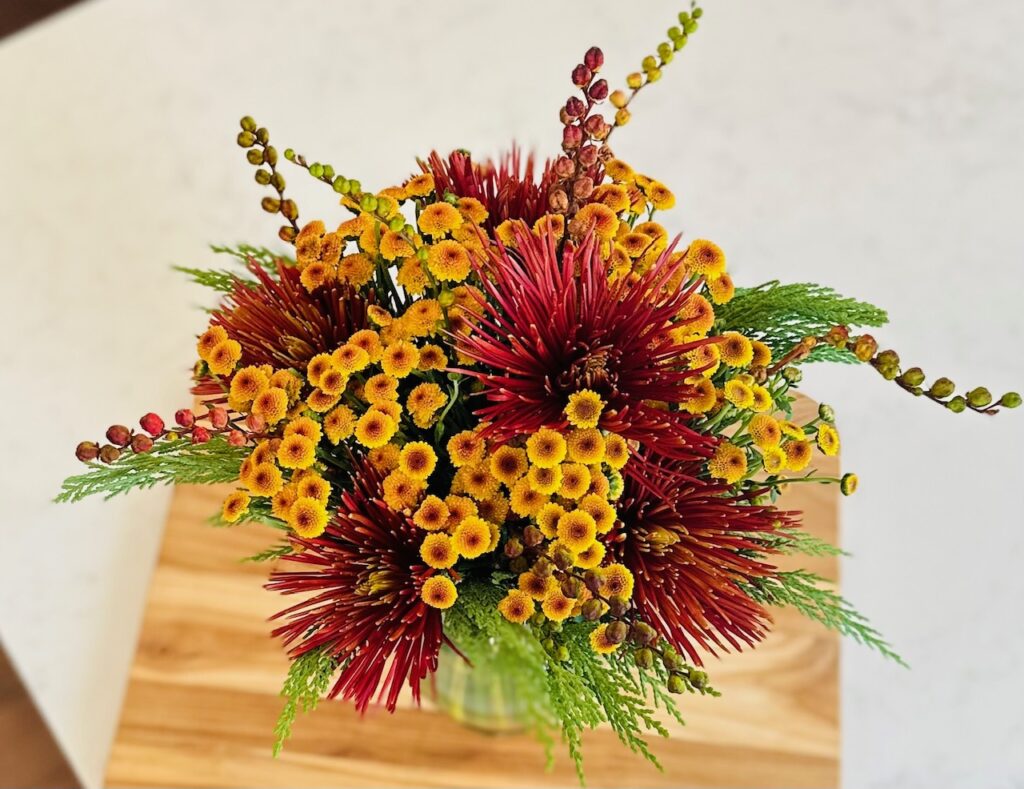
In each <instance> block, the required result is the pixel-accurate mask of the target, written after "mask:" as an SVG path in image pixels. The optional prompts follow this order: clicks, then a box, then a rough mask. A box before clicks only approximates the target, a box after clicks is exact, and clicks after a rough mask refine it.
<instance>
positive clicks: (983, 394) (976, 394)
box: [108, 386, 992, 437]
mask: <svg viewBox="0 0 1024 789" xmlns="http://www.w3.org/2000/svg"><path fill="white" fill-rule="evenodd" d="M967 402H968V403H970V404H971V407H972V408H985V407H987V406H989V405H991V404H992V393H991V392H990V391H989V390H988V389H986V388H985V387H984V386H979V387H978V388H977V389H972V390H971V391H969V392H968V393H967ZM108 437H109V436H108Z"/></svg>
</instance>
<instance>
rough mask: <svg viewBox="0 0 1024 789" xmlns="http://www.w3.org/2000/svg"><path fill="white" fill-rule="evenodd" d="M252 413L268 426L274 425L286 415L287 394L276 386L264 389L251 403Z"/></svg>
mask: <svg viewBox="0 0 1024 789" xmlns="http://www.w3.org/2000/svg"><path fill="white" fill-rule="evenodd" d="M252 412H253V413H254V414H256V415H257V416H261V417H263V419H264V420H265V421H266V423H267V424H268V425H276V424H277V423H278V422H280V421H281V420H282V419H284V417H285V415H286V414H287V413H288V393H287V392H286V391H285V390H284V389H281V388H279V387H276V386H272V387H270V388H269V389H264V390H263V391H262V392H260V393H259V394H258V395H256V398H255V399H254V400H253V401H252Z"/></svg>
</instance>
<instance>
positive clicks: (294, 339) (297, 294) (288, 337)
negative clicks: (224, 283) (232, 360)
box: [210, 259, 372, 370]
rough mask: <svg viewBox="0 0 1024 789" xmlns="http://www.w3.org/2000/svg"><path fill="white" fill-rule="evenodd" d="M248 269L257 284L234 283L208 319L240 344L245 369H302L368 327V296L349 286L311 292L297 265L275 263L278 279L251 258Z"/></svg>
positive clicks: (242, 281) (325, 287) (335, 286)
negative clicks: (253, 366) (259, 366)
mask: <svg viewBox="0 0 1024 789" xmlns="http://www.w3.org/2000/svg"><path fill="white" fill-rule="evenodd" d="M247 267H248V269H249V271H251V272H252V273H253V275H254V276H255V277H256V282H247V281H245V280H242V279H238V280H236V281H235V285H234V288H233V289H232V291H231V292H230V293H229V294H228V295H227V296H226V297H225V299H224V303H223V304H222V305H221V307H220V308H218V309H217V310H216V311H215V312H214V313H213V315H212V317H211V319H210V323H211V324H212V325H214V326H223V327H224V329H225V331H227V333H228V336H229V337H231V338H232V339H233V340H237V341H238V342H240V343H241V344H242V360H241V364H242V365H243V366H244V365H249V364H269V365H272V366H273V367H279V368H280V367H284V368H288V367H293V368H297V369H300V370H304V369H305V368H306V363H307V362H308V361H309V360H310V359H312V358H313V357H314V356H316V355H317V354H318V353H329V352H331V351H333V350H334V349H335V348H337V347H338V346H340V345H342V344H344V342H345V341H346V340H347V339H348V338H349V337H350V336H352V335H353V334H354V333H355V332H357V331H359V330H360V329H365V328H366V327H367V326H368V325H369V324H368V321H367V317H366V307H367V305H368V304H369V303H372V298H371V299H370V301H369V302H368V301H367V299H365V298H364V297H363V296H361V295H360V294H359V293H358V292H356V291H355V290H354V289H352V288H351V287H349V286H348V285H343V284H340V283H337V282H334V283H330V284H327V285H324V286H323V287H320V288H317V289H316V290H314V291H313V292H312V293H310V292H309V291H307V290H306V288H305V287H304V286H303V285H302V283H301V282H300V281H299V277H300V275H301V272H300V271H299V270H298V268H296V267H295V266H290V265H287V264H285V263H283V262H280V263H278V264H277V272H276V273H277V277H276V278H275V277H274V276H272V275H271V273H270V272H269V271H267V270H266V269H264V268H263V267H262V266H261V265H260V264H259V263H257V262H256V261H255V260H251V259H250V261H249V264H248V266H247Z"/></svg>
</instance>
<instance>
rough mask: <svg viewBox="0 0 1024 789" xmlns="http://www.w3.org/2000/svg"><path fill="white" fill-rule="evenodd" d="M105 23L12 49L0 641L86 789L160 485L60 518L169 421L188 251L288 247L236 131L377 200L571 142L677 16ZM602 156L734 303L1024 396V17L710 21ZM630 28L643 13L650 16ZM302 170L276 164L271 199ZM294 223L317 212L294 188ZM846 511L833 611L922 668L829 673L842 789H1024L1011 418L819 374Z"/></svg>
mask: <svg viewBox="0 0 1024 789" xmlns="http://www.w3.org/2000/svg"><path fill="white" fill-rule="evenodd" d="M640 5H641V4H640V3H629V4H627V3H624V2H620V3H615V4H613V3H611V2H607V1H606V0H588V2H585V3H584V2H571V3H570V2H567V3H551V2H538V1H537V0H530V1H529V2H522V1H521V2H517V3H497V2H491V3H480V2H475V3H471V2H468V1H467V0H463V1H462V2H449V3H443V4H442V3H431V4H427V3H416V2H405V3H399V2H378V3H372V4H371V3H360V4H356V3H330V4H328V3H272V2H268V1H266V0H250V2H248V3H246V4H244V6H243V5H242V4H234V3H228V2H225V1H224V0H219V1H218V2H202V3H200V2H191V3H183V2H170V1H169V0H166V1H165V0H160V1H159V2H157V1H155V0H151V1H150V2H146V3H137V2H129V0H102V1H101V2H93V3H89V4H86V5H85V6H84V7H82V8H79V9H77V10H75V11H73V12H70V13H68V14H66V15H63V16H60V17H58V18H57V19H56V20H54V21H51V22H47V23H44V24H43V25H41V26H39V27H37V28H34V29H32V30H30V31H28V32H26V33H24V34H21V35H18V36H15V37H14V38H12V39H10V40H7V41H5V42H3V43H2V44H0V107H2V108H3V109H2V112H0V143H2V145H3V151H4V154H5V156H4V162H3V166H2V168H0V209H2V210H0V237H2V238H3V242H2V248H3V250H4V251H3V252H2V253H0V266H2V270H0V283H2V292H3V294H4V299H3V306H4V308H3V310H2V311H0V322H2V323H0V326H2V331H3V335H2V336H3V340H2V341H0V348H2V350H0V359H2V363H0V376H2V391H3V397H2V402H3V409H2V411H0V413H2V425H3V435H4V436H5V438H6V451H4V452H3V453H2V456H0V457H2V460H0V464H2V474H0V501H2V502H3V508H2V513H3V514H2V515H0V518H2V523H3V529H2V543H0V550H2V555H3V556H4V557H5V560H4V570H3V572H2V573H0V634H2V637H3V639H4V642H5V645H6V646H7V648H8V649H9V650H10V651H11V652H12V653H13V657H14V659H15V660H16V662H17V664H18V665H19V667H20V668H21V669H22V671H23V672H24V673H25V676H26V679H27V680H28V683H29V686H30V687H31V688H32V690H33V691H34V692H35V693H36V694H37V695H38V698H39V700H40V702H41V704H42V706H43V709H44V712H45V714H46V715H47V717H48V718H49V719H50V721H51V722H52V723H53V725H54V726H55V728H56V730H57V733H58V735H59V736H60V738H61V740H62V741H63V742H64V744H65V745H66V747H67V749H68V751H69V754H70V757H71V759H72V760H73V762H74V763H75V765H76V766H77V768H78V769H79V770H80V771H81V773H82V774H83V776H84V777H85V778H86V779H87V780H88V781H89V783H90V784H92V785H98V784H99V782H100V778H101V775H102V769H103V763H104V760H105V754H106V751H107V747H108V745H109V742H110V739H111V736H112V732H113V727H114V725H115V722H116V717H117V710H118V708H119V704H120V697H121V693H122V691H123V683H124V678H125V676H126V671H127V667H128V664H129V662H130V657H131V650H132V646H133V642H134V638H135V635H136V631H137V625H138V619H139V616H140V612H141V605H142V599H143V595H144V593H145V585H146V581H147V578H148V574H149V571H150V569H151V567H152V564H153V561H154V557H155V553H156V549H157V545H158V541H159V530H160V523H161V522H162V517H163V513H164V508H165V506H166V503H167V494H166V492H163V491H160V492H154V493H149V494H139V495H135V496H133V497H131V498H129V499H125V500H122V501H118V502H116V503H112V504H107V505H104V504H101V503H100V502H92V503H89V504H86V505H80V506H78V507H76V508H74V509H72V508H69V507H57V506H54V505H51V504H49V503H48V499H49V498H50V497H51V496H52V495H53V494H54V492H55V490H56V488H57V485H58V482H59V480H60V479H61V478H62V477H63V476H64V475H66V474H68V473H70V472H73V471H75V470H76V464H75V461H74V460H73V458H72V457H71V451H72V448H73V445H74V443H75V442H76V441H77V440H78V439H80V438H86V437H97V436H99V435H100V433H101V431H102V430H103V429H104V427H105V426H106V425H107V424H109V423H111V422H114V421H126V422H127V421H130V420H134V419H136V418H137V417H138V416H139V415H140V414H142V413H143V412H145V411H147V410H150V409H152V410H158V411H162V412H164V413H166V412H168V411H170V410H172V409H173V408H174V407H175V406H176V405H177V404H181V403H184V402H186V401H187V396H186V395H185V390H184V386H185V383H184V382H185V371H186V369H187V366H188V364H189V363H190V360H191V345H192V343H191V335H192V334H193V333H195V332H196V331H198V330H199V328H200V327H201V324H202V318H201V315H200V314H199V313H198V312H197V311H195V310H192V309H190V308H189V307H190V306H192V305H195V304H196V303H198V301H199V300H200V299H201V298H202V294H200V293H199V292H198V291H197V290H195V289H192V288H190V287H189V286H187V285H186V284H185V283H184V281H183V280H182V279H181V278H179V277H178V276H176V275H174V274H173V273H172V272H170V271H169V269H168V266H169V264H171V263H174V262H178V263H208V262H210V260H211V255H210V254H209V253H207V252H206V251H205V249H204V244H205V243H206V242H232V241H236V240H248V241H252V242H255V243H273V241H274V238H275V224H274V222H273V221H272V220H270V219H269V218H267V217H266V216H265V215H264V214H263V213H262V212H261V211H260V209H259V206H258V199H259V196H260V195H261V192H260V191H259V189H258V188H257V187H256V185H255V184H254V183H253V182H252V168H251V167H250V166H249V165H247V164H246V163H245V162H244V159H243V156H242V153H241V152H240V150H239V149H238V148H236V147H235V145H234V142H233V137H234V135H235V133H236V130H237V127H236V125H235V124H236V122H237V119H238V117H239V116H241V115H242V114H244V113H252V114H253V115H254V116H255V117H256V118H257V119H258V120H259V121H260V122H261V123H263V124H266V125H267V126H269V128H270V130H271V132H272V136H273V139H274V141H275V142H276V143H278V145H279V147H281V148H283V147H285V146H287V145H292V146H294V147H295V148H297V149H298V150H300V151H303V152H306V153H307V154H308V155H310V156H311V157H314V158H319V159H321V160H327V161H330V162H332V163H333V164H334V165H335V167H336V168H338V170H339V171H340V172H344V173H346V174H348V175H350V176H357V177H359V178H361V179H362V181H363V182H364V183H365V184H379V185H384V184H386V183H391V182H394V181H397V180H398V179H400V178H402V177H403V176H404V175H405V174H407V173H408V172H410V169H411V167H412V165H413V156H414V155H415V154H423V153H426V152H428V151H429V150H430V148H431V147H433V146H438V147H441V148H447V147H455V146H465V147H468V148H471V149H472V150H474V151H478V152H496V151H498V150H499V149H500V148H501V147H503V146H504V145H505V144H506V143H507V142H508V141H510V140H511V139H513V138H516V139H518V140H520V141H521V142H523V143H525V144H526V145H528V146H534V147H536V148H538V149H539V150H541V151H542V152H545V153H546V152H550V151H552V150H553V149H554V147H555V145H556V144H557V141H558V126H557V108H558V106H559V103H560V102H561V101H562V100H563V99H564V97H565V96H566V95H567V88H568V87H569V82H568V74H569V70H570V69H571V67H572V65H573V64H574V63H575V62H576V59H577V58H578V57H579V56H580V55H581V54H582V52H583V51H584V50H585V48H586V47H587V46H588V45H590V44H592V43H599V44H601V45H602V46H603V47H604V48H605V52H606V55H607V68H606V71H607V73H608V76H609V77H610V78H621V76H623V75H624V74H625V73H626V71H628V70H632V68H633V67H634V66H635V64H636V63H638V62H639V60H640V58H641V57H642V56H643V55H644V54H646V52H647V51H648V50H649V49H652V48H653V45H654V44H655V43H656V42H657V40H658V37H659V36H662V35H664V29H665V28H666V27H667V26H668V24H669V23H670V21H671V19H672V17H673V16H674V12H675V11H676V10H677V4H675V3H669V2H660V1H659V2H650V3H645V4H643V5H644V7H645V9H649V13H645V14H643V15H641V14H639V13H638V12H637V11H636V10H635V9H636V8H637V7H639V6H640ZM709 6H710V8H709V9H708V10H707V13H706V15H705V18H704V20H703V22H702V27H701V30H700V32H699V34H698V35H697V36H696V37H695V38H694V39H693V41H692V42H691V44H690V46H689V47H688V48H687V50H686V51H685V52H684V53H682V55H681V57H680V58H679V59H678V60H677V61H676V62H675V63H673V64H672V65H671V66H670V67H669V68H668V70H667V73H666V76H665V79H664V80H663V82H662V83H661V84H659V85H657V86H655V87H654V88H653V89H651V91H650V92H649V93H645V95H644V96H643V97H642V98H641V99H639V100H638V101H637V103H636V113H635V120H634V122H633V124H632V125H631V126H630V127H628V128H627V129H625V130H623V131H622V132H617V133H616V134H617V136H618V135H619V134H621V136H619V138H618V140H617V142H616V147H617V150H618V152H619V154H620V155H621V156H623V157H624V158H626V159H627V160H629V161H631V162H633V163H634V164H635V166H637V167H638V168H642V169H643V170H645V171H649V172H650V173H651V174H655V175H657V176H658V177H660V178H661V179H663V180H665V181H666V182H667V183H668V184H669V185H671V186H672V187H673V188H674V189H675V190H676V193H677V195H678V196H679V206H678V208H676V209H675V211H674V212H673V214H674V216H673V220H674V222H675V224H676V226H677V227H678V228H679V229H682V230H685V231H686V232H687V233H688V234H698V235H702V236H707V237H711V238H714V239H717V240H718V241H719V243H721V244H722V245H723V246H724V247H725V249H726V251H727V253H728V255H729V258H730V262H731V268H732V270H733V271H734V272H735V275H736V278H737V279H738V280H739V281H740V282H741V283H746V284H753V283H756V282H760V281H762V280H765V279H769V278H774V277H778V278H781V279H784V280H788V281H801V280H817V281H821V282H823V283H826V284H831V285H834V286H836V287H837V288H838V289H840V290H841V291H843V292H849V293H851V294H855V295H859V296H862V297H864V298H866V299H870V300H873V301H875V302H877V303H879V304H881V305H883V306H885V307H887V308H889V309H890V311H891V315H892V319H893V320H892V324H891V326H889V327H888V328H887V329H886V330H884V331H882V332H879V336H880V337H881V338H882V340H883V342H886V343H891V344H892V345H894V346H895V347H896V348H898V349H899V351H900V353H901V354H902V355H903V357H904V358H905V359H906V360H908V361H910V362H911V363H917V364H919V365H921V366H922V367H924V369H925V370H926V371H927V372H928V373H930V374H946V375H949V376H950V377H953V378H954V379H955V380H956V381H957V382H958V383H960V382H962V383H964V384H979V383H981V384H987V385H989V386H990V387H991V388H992V389H993V390H994V391H1000V392H1001V391H1003V390H1004V389H1006V388H1018V389H1020V388H1024V362H1022V354H1021V343H1022V341H1024V317H1022V316H1021V306H1020V303H1021V298H1022V296H1024V267H1022V263H1024V240H1022V236H1021V235H1020V232H1019V231H1020V219H1019V214H1020V211H1021V208H1022V200H1021V187H1020V183H1021V181H1022V180H1024V145H1022V139H1024V135H1022V132H1024V48H1022V47H1021V46H1020V43H1019V38H1020V33H1019V31H1020V30H1021V29H1022V28H1024V5H1022V4H1020V3H1017V2H1014V0H987V2H975V3H971V4H967V3H961V2H955V0H943V1H942V2H925V1H924V0H902V2H900V3H899V4H895V3H887V2H881V1H880V0H873V1H871V2H859V3H846V2H841V1H840V0H827V1H826V0H819V2H811V1H810V0H802V1H800V2H797V0H790V2H780V1H779V0H775V1H774V2H772V1H769V0H761V1H760V2H746V3H739V2H733V3H714V2H711V3H709ZM641 17H642V18H641ZM286 172H288V171H286ZM290 175H291V181H292V183H293V184H294V185H295V189H294V191H295V192H296V195H297V196H298V198H299V204H300V207H302V208H303V213H304V215H305V216H307V217H311V216H313V215H315V214H316V213H319V212H321V211H323V210H326V209H327V208H328V207H329V206H330V205H331V204H332V202H333V201H332V199H331V197H332V196H331V195H330V193H329V192H327V191H326V190H323V189H321V188H320V187H318V186H317V185H316V184H312V183H308V182H305V181H304V179H303V178H302V177H301V174H300V173H298V172H295V171H292V172H291V173H290ZM805 380H806V384H807V390H808V391H809V392H810V393H811V394H813V395H815V396H817V397H818V398H819V399H822V400H825V401H827V402H830V403H832V404H834V406H835V407H836V410H837V411H838V413H839V418H840V427H841V428H842V429H843V431H844V432H843V437H844V457H845V463H846V465H847V467H848V468H850V469H855V470H857V471H858V472H859V473H860V475H861V481H862V488H861V492H860V493H859V494H858V495H857V496H856V497H854V498H853V499H852V500H849V501H848V502H847V504H846V509H845V535H844V542H845V545H846V547H847V548H849V549H850V550H852V551H853V553H854V554H855V558H854V559H853V560H850V561H847V562H846V563H845V565H844V578H843V583H844V587H845V590H846V592H847V593H848V595H849V597H850V598H851V599H852V600H854V601H855V602H856V603H857V604H858V605H859V606H860V607H861V608H862V609H863V610H864V611H865V612H866V613H867V614H869V615H870V616H871V617H872V619H873V620H874V622H875V623H876V624H877V625H878V626H879V627H880V628H881V629H882V630H883V631H884V633H885V634H886V635H887V636H888V637H889V638H890V639H891V640H892V641H893V642H894V643H895V645H896V646H897V648H898V649H900V650H901V651H902V653H903V654H904V655H905V656H906V658H907V659H908V661H909V662H910V663H911V665H912V667H913V668H912V670H910V671H904V670H902V669H899V668H897V667H894V666H892V665H889V664H887V663H885V662H883V661H882V660H881V659H879V658H877V657H876V656H875V655H873V654H871V653H869V652H867V651H865V650H863V649H860V648H858V647H856V646H853V645H851V646H849V647H848V648H847V649H846V650H845V651H844V654H843V657H844V666H843V702H844V712H843V714H844V763H843V772H844V778H845V784H846V786H849V787H868V786H878V787H882V786H892V787H897V786H898V787H916V786H921V787H926V786H927V787H931V786H935V785H938V786H954V785H955V786H978V787H999V786H1011V785H1019V782H1020V781H1021V780H1024V749H1022V748H1020V747H1019V742H1020V739H1021V736H1022V735H1024V715H1022V712H1021V709H1020V702H1021V699H1022V698H1024V679H1022V675H1021V672H1020V670H1019V668H1018V666H1019V665H1020V664H1021V662H1022V661H1024V633H1022V628H1021V625H1020V618H1019V612H1018V608H1019V603H1020V601H1021V599H1022V597H1024V595H1022V592H1024V580H1022V575H1021V572H1020V567H1021V564H1022V560H1024V531H1022V530H1024V522H1022V521H1024V518H1022V517H1021V512H1020V504H1021V496H1020V488H1021V483H1022V481H1024V479H1022V474H1021V470H1020V467H1019V465H1018V461H1017V457H1018V446H1019V445H1020V442H1021V440H1022V439H1024V411H1022V412H1018V413H1013V414H1006V415H1004V416H1001V417H999V418H997V419H988V418H984V417H979V416H976V415H971V414H964V415H960V416H959V417H957V416H953V415H951V414H948V413H945V412H943V411H942V410H941V409H939V408H937V407H935V406H933V405H931V404H928V403H924V402H916V401H913V399H912V398H911V397H909V396H907V395H905V394H903V393H901V392H900V391H898V390H897V389H896V388H895V387H894V386H892V385H887V384H885V383H884V382H883V381H882V380H881V379H880V378H879V377H878V376H877V375H875V374H874V373H873V372H872V371H871V370H868V369H853V368H837V369H826V368H821V369H817V368H814V369H810V370H808V374H807V376H806V379H805Z"/></svg>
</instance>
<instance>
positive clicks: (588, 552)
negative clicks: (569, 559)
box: [575, 540, 607, 570]
mask: <svg viewBox="0 0 1024 789" xmlns="http://www.w3.org/2000/svg"><path fill="white" fill-rule="evenodd" d="M606 550H607V549H606V548H605V547H604V543H603V542H599V541H597V540H595V541H594V542H593V543H591V545H590V547H589V548H586V549H585V550H582V551H580V552H579V553H578V554H576V561H575V564H576V566H577V567H579V568H580V569H581V570H592V569H593V568H595V567H598V566H599V565H600V564H601V562H602V561H604V555H605V552H606Z"/></svg>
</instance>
